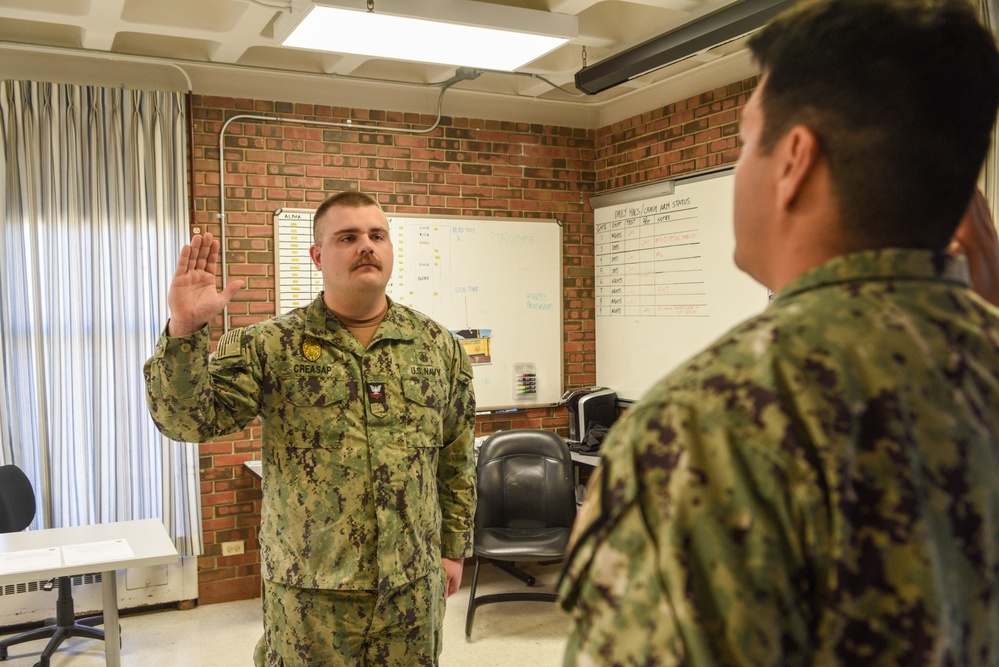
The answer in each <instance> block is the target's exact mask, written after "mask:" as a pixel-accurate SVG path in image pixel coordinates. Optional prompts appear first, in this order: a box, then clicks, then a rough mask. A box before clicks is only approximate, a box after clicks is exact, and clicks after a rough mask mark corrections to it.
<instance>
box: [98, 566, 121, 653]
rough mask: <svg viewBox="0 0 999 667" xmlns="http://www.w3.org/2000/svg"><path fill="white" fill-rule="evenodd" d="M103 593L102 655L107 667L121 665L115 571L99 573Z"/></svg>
mask: <svg viewBox="0 0 999 667" xmlns="http://www.w3.org/2000/svg"><path fill="white" fill-rule="evenodd" d="M101 591H102V592H103V594H104V657H105V663H106V664H107V666H108V667H121V632H120V630H119V628H118V582H117V573H116V572H115V571H114V570H112V571H111V572H102V573H101Z"/></svg>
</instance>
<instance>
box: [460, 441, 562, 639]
mask: <svg viewBox="0 0 999 667" xmlns="http://www.w3.org/2000/svg"><path fill="white" fill-rule="evenodd" d="M476 476H477V479H478V506H477V509H476V511H475V547H474V551H475V555H476V556H477V558H476V560H475V572H474V574H473V575H472V588H471V590H470V591H469V595H468V614H467V616H466V617H465V636H466V637H470V636H471V635H472V619H473V618H474V616H475V609H476V608H477V607H480V606H482V605H484V604H490V603H492V602H509V601H515V600H516V601H521V600H529V601H542V602H554V601H555V594H554V593H529V592H517V593H498V594H494V595H482V596H479V597H476V596H475V590H476V588H477V586H478V583H479V568H480V566H481V564H482V562H483V560H484V559H488V560H489V561H491V562H492V563H494V564H495V565H496V566H498V567H499V568H501V569H502V570H504V571H506V572H508V573H510V574H512V575H513V576H515V577H517V578H518V579H520V580H521V581H523V582H524V583H526V584H527V585H528V586H533V585H534V583H535V581H534V577H532V576H531V575H529V574H527V573H526V572H524V571H523V570H520V569H518V568H517V567H516V566H515V565H514V563H518V562H529V561H531V562H543V561H551V560H559V559H561V558H562V557H563V556H564V555H565V550H566V546H567V545H568V543H569V533H570V531H571V530H572V522H573V520H574V519H575V518H576V492H575V489H574V486H573V470H572V457H571V456H570V454H569V447H568V446H567V445H566V443H565V440H563V439H562V438H561V437H560V436H558V435H557V434H555V433H552V432H551V431H544V430H540V429H522V430H516V431H500V432H498V433H494V434H493V435H491V436H489V437H488V438H487V439H486V441H485V442H483V443H482V447H481V448H480V449H479V457H478V463H477V465H476Z"/></svg>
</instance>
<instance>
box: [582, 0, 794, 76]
mask: <svg viewBox="0 0 999 667" xmlns="http://www.w3.org/2000/svg"><path fill="white" fill-rule="evenodd" d="M795 2H797V0H743V2H740V3H738V4H735V5H730V6H728V7H725V8H724V9H720V10H718V11H717V12H714V13H713V14H708V15H707V16H705V17H703V18H701V19H698V20H696V21H693V22H691V23H688V24H686V25H684V26H681V27H679V28H677V29H676V30H672V31H670V32H667V33H665V34H663V35H660V36H659V37H654V38H652V39H650V40H648V41H646V42H642V43H641V44H639V45H637V46H633V47H631V48H630V49H627V50H625V51H622V52H621V53H618V54H616V55H613V56H610V57H609V58H605V59H603V60H601V61H600V62H598V63H595V64H593V65H589V66H587V67H584V68H583V69H581V70H579V71H578V72H576V87H577V88H579V89H580V90H582V91H583V92H585V93H588V94H590V95H596V94H597V93H599V92H600V91H602V90H607V89H608V88H613V87H614V86H616V85H618V84H620V83H624V82H625V81H628V80H629V79H634V78H635V77H637V76H641V75H642V74H647V73H649V72H651V71H653V70H657V69H659V68H660V67H665V66H666V65H669V64H670V63H675V62H677V61H680V60H683V59H684V58H687V57H689V56H692V55H694V54H695V53H699V52H701V51H703V50H705V49H709V48H711V47H713V46H718V45H719V44H724V43H725V42H728V41H731V40H733V39H736V38H737V37H741V36H742V35H746V34H749V33H751V32H753V31H754V30H756V29H757V28H760V27H762V26H763V25H765V24H766V23H767V22H768V21H769V20H770V19H772V18H773V17H774V16H776V15H777V14H779V13H780V12H781V11H783V10H785V9H787V8H788V7H790V6H791V5H793V4H794V3H795Z"/></svg>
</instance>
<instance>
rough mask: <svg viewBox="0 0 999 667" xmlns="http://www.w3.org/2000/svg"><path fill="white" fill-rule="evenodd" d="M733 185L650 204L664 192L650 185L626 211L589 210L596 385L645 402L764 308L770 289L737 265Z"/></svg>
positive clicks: (698, 183) (627, 196) (691, 189)
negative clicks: (669, 376) (665, 379)
mask: <svg viewBox="0 0 999 667" xmlns="http://www.w3.org/2000/svg"><path fill="white" fill-rule="evenodd" d="M733 183H734V178H733V176H732V171H731V169H725V170H723V171H719V172H712V173H708V174H703V175H695V176H691V177H688V178H684V179H678V180H676V181H674V182H673V188H672V189H673V192H672V194H666V195H659V194H656V195H647V194H646V195H644V196H643V192H645V193H648V192H654V191H655V187H657V186H646V187H644V188H636V189H635V190H634V191H633V192H631V193H628V192H625V193H622V195H623V196H624V200H623V201H622V200H621V199H620V198H619V199H618V201H619V203H612V204H608V205H603V204H601V202H600V199H601V198H594V200H592V201H591V203H593V204H594V221H595V229H594V232H595V234H594V243H595V248H594V251H595V252H594V254H595V264H596V276H595V277H596V334H597V383H598V384H599V385H602V386H605V387H609V388H611V389H614V390H615V391H617V393H618V396H620V397H621V398H623V399H638V398H640V397H641V395H642V394H643V393H645V391H647V390H648V389H649V388H650V387H651V386H652V384H653V383H655V381H656V380H658V379H659V378H661V377H662V376H664V375H665V374H666V373H668V372H669V371H670V370H672V369H673V368H675V367H676V366H677V365H678V364H679V363H680V362H682V361H684V360H686V359H687V358H689V357H690V356H692V355H693V354H695V353H697V352H699V351H700V350H702V349H704V348H705V347H706V346H707V345H708V344H709V343H711V342H712V341H713V340H714V339H715V338H717V337H718V336H720V335H722V334H723V333H725V332H726V331H727V330H728V329H730V328H731V327H733V326H734V325H736V324H737V323H739V322H741V321H742V320H744V319H746V318H748V317H750V316H751V315H754V314H757V313H759V312H761V311H762V310H763V309H764V308H765V307H766V305H767V303H768V292H767V290H766V288H764V287H762V286H761V285H759V284H758V283H757V282H755V281H754V280H753V279H752V278H750V277H749V276H748V275H746V274H745V273H743V272H742V271H740V270H739V269H738V268H737V267H736V266H735V262H734V260H733V258H732V253H733V251H734V249H735V236H734V232H733V228H732V196H733ZM658 187H659V188H660V189H661V188H662V184H658ZM606 199H607V197H606V196H605V197H604V200H605V201H606Z"/></svg>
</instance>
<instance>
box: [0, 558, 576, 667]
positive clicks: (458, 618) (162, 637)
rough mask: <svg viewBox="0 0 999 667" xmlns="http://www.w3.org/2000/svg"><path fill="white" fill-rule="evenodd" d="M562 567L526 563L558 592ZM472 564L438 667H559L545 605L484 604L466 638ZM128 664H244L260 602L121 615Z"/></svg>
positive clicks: (20, 649) (54, 666) (490, 570)
mask: <svg viewBox="0 0 999 667" xmlns="http://www.w3.org/2000/svg"><path fill="white" fill-rule="evenodd" d="M560 567H561V566H560V565H559V564H551V565H544V566H541V565H533V564H531V565H527V566H525V569H527V570H528V571H530V572H531V573H532V574H534V575H535V576H536V577H537V580H538V583H537V584H536V586H535V589H536V590H539V591H548V590H552V589H553V587H554V585H555V581H556V579H557V578H558V573H559V569H560ZM471 577H472V567H471V566H469V567H466V568H465V577H464V581H463V583H462V587H461V588H460V589H459V591H458V592H457V593H456V594H455V595H454V596H452V597H451V599H450V600H448V610H447V614H446V615H445V618H444V651H443V653H442V654H441V659H440V667H464V666H467V665H474V666H475V667H522V666H524V665H530V667H556V666H558V665H561V664H562V651H563V647H564V645H565V636H566V632H567V630H568V620H567V617H566V616H565V615H564V614H563V613H562V612H561V611H559V609H558V608H557V607H556V606H555V605H553V604H549V603H544V602H504V603H497V604H490V605H486V606H484V607H479V608H478V609H477V610H476V611H475V623H474V625H473V627H472V636H471V638H470V639H469V638H466V637H465V612H466V610H467V608H468V589H469V586H470V585H471ZM518 588H523V584H522V583H521V582H519V581H517V580H516V579H514V578H512V577H510V576H509V575H507V574H506V573H504V572H501V571H499V570H498V569H497V568H495V567H492V566H483V568H482V571H481V573H480V575H479V591H480V592H481V593H482V594H488V593H497V592H507V591H511V590H516V589H518ZM121 626H122V640H123V647H122V666H123V667H180V666H183V667H246V666H250V665H252V664H253V647H254V646H255V644H256V642H257V639H259V637H260V633H261V626H260V600H259V599H256V600H241V601H238V602H228V603H224V604H214V605H206V606H201V607H196V608H194V609H192V610H189V611H178V610H175V609H173V610H165V611H156V612H147V613H130V614H127V615H125V616H123V617H122V619H121ZM43 646H44V645H43V644H42V642H36V643H29V644H22V645H20V646H14V647H12V648H11V650H10V657H9V658H8V659H7V661H6V662H5V663H3V665H4V667H7V666H8V665H9V666H10V667H30V666H31V665H34V663H35V661H37V659H38V654H39V653H40V652H41V650H42V648H43ZM63 647H64V648H62V650H60V651H59V652H58V653H56V654H55V655H54V656H53V657H52V662H51V667H98V666H103V665H104V664H105V662H104V651H103V648H101V646H100V644H98V643H96V642H94V641H92V640H86V639H75V638H74V639H70V640H68V641H67V642H66V643H65V644H63Z"/></svg>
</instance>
